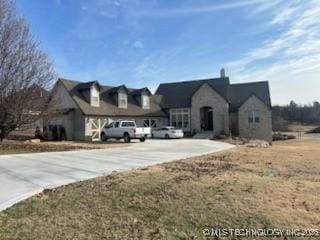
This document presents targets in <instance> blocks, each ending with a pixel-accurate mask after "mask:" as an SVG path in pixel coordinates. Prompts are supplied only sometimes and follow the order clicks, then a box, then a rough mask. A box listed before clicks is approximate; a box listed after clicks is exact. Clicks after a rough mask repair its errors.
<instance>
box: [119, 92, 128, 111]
mask: <svg viewBox="0 0 320 240" xmlns="http://www.w3.org/2000/svg"><path fill="white" fill-rule="evenodd" d="M118 98H119V99H118V103H119V108H127V105H128V97H127V94H125V93H119V94H118Z"/></svg>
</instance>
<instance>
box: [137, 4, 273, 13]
mask: <svg viewBox="0 0 320 240" xmlns="http://www.w3.org/2000/svg"><path fill="white" fill-rule="evenodd" d="M265 2H267V0H242V1H229V2H227V3H224V4H212V5H206V6H202V7H198V6H193V7H189V8H186V7H185V8H168V9H149V10H147V11H137V12H135V14H137V15H140V16H160V17H161V16H177V15H187V14H198V13H211V12H216V11H222V10H228V9H235V8H241V7H247V6H251V5H258V4H261V3H265Z"/></svg>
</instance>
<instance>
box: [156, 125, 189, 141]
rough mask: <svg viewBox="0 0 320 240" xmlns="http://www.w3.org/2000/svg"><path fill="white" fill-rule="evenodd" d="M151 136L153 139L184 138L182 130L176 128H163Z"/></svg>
mask: <svg viewBox="0 0 320 240" xmlns="http://www.w3.org/2000/svg"><path fill="white" fill-rule="evenodd" d="M151 136H152V137H153V138H166V139H169V138H183V136H184V134H183V131H182V129H177V128H175V127H170V126H168V127H163V128H159V129H154V130H152V134H151Z"/></svg>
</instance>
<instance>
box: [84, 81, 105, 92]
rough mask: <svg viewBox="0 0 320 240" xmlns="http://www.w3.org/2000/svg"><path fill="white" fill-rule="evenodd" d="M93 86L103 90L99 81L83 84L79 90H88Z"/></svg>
mask: <svg viewBox="0 0 320 240" xmlns="http://www.w3.org/2000/svg"><path fill="white" fill-rule="evenodd" d="M93 85H95V86H97V87H98V89H99V90H100V89H101V86H100V84H99V82H98V81H91V82H85V83H81V84H80V85H79V87H78V88H79V90H88V89H90V88H91V87H92V86H93Z"/></svg>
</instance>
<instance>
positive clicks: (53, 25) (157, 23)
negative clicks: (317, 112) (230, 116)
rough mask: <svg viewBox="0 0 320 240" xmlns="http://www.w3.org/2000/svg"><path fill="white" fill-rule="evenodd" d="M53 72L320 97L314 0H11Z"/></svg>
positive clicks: (282, 98)
mask: <svg viewBox="0 0 320 240" xmlns="http://www.w3.org/2000/svg"><path fill="white" fill-rule="evenodd" d="M16 1H17V6H18V10H19V12H20V13H21V14H22V15H24V16H25V18H26V19H27V21H28V22H29V23H30V25H31V28H32V32H33V33H34V35H35V36H36V38H37V39H39V41H40V42H41V46H42V48H43V49H44V50H45V51H46V52H47V53H48V54H49V55H50V57H51V58H52V59H53V61H54V63H55V67H56V71H57V73H58V75H59V77H64V78H69V79H76V80H80V81H86V80H99V81H100V82H101V83H103V84H109V85H120V84H126V85H127V86H129V87H144V86H148V87H149V88H150V89H151V90H155V89H156V87H157V86H158V84H159V83H161V82H172V81H183V80H191V79H199V78H210V77H218V76H219V69H220V68H221V67H225V68H226V72H227V75H228V76H229V77H230V80H231V82H233V83H238V82H250V81H264V80H268V81H269V82H270V87H271V94H272V102H273V103H274V104H285V103H287V102H289V101H290V100H291V99H294V100H295V101H297V102H300V103H311V102H312V101H314V100H318V101H320V91H319V89H320V0H290V1H288V0H180V1H177V0H16Z"/></svg>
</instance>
